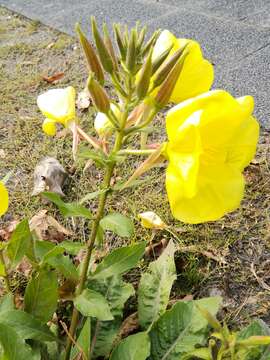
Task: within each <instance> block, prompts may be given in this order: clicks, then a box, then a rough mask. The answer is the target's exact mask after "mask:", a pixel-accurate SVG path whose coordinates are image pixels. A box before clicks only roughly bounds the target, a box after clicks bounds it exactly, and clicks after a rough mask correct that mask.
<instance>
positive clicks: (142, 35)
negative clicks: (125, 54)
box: [137, 26, 147, 52]
mask: <svg viewBox="0 0 270 360" xmlns="http://www.w3.org/2000/svg"><path fill="white" fill-rule="evenodd" d="M146 31H147V26H144V27H143V28H142V30H141V31H140V34H139V35H138V43H137V49H138V52H140V51H141V48H142V45H143V42H144V38H145V34H146Z"/></svg>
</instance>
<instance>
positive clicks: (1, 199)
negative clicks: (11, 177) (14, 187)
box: [0, 181, 8, 216]
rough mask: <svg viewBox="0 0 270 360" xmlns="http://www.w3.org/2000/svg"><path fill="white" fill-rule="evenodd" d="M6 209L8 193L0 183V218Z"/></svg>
mask: <svg viewBox="0 0 270 360" xmlns="http://www.w3.org/2000/svg"><path fill="white" fill-rule="evenodd" d="M7 209H8V192H7V189H6V187H5V185H4V184H3V183H2V182H1V181H0V216H2V215H3V214H4V213H5V212H6V211H7Z"/></svg>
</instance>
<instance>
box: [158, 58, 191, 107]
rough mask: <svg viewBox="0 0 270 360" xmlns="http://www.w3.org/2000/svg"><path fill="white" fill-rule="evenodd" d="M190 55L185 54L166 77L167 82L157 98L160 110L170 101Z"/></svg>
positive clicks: (162, 86)
mask: <svg viewBox="0 0 270 360" xmlns="http://www.w3.org/2000/svg"><path fill="white" fill-rule="evenodd" d="M187 55H188V53H185V54H183V56H181V58H180V59H179V60H178V62H177V63H176V64H175V65H174V67H173V68H172V70H171V72H170V73H169V74H168V76H167V77H166V79H165V81H164V82H163V83H162V85H161V86H160V89H159V91H158V93H157V96H156V98H155V104H156V106H157V107H159V108H163V107H164V106H166V105H167V104H168V102H169V100H170V97H171V95H172V92H173V90H174V87H175V85H176V82H177V80H178V79H179V76H180V74H181V71H182V68H183V65H184V62H185V59H186V56H187Z"/></svg>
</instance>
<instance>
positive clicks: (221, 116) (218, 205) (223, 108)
mask: <svg viewBox="0 0 270 360" xmlns="http://www.w3.org/2000/svg"><path fill="white" fill-rule="evenodd" d="M253 108H254V101H253V98H252V97H251V96H244V97H241V98H237V99H234V98H233V97H232V96H231V95H230V94H228V93H227V92H225V91H222V90H216V91H210V92H207V93H205V94H202V95H200V96H197V97H195V98H193V99H189V100H187V101H184V102H183V103H181V104H179V105H177V106H175V107H174V108H172V109H171V110H170V111H169V112H168V114H167V117H166V126H167V133H168V138H169V142H168V145H167V149H166V152H167V156H168V159H169V165H168V168H167V172H166V188H167V193H168V198H169V202H170V206H171V210H172V213H173V215H174V217H175V218H177V219H179V220H181V221H183V222H186V223H193V224H195V223H201V222H205V221H212V220H217V219H219V218H221V217H222V216H223V215H225V214H226V213H228V212H230V211H233V210H235V209H236V208H237V207H238V206H239V204H240V201H241V199H242V197H243V193H244V183H245V182H244V177H243V175H242V171H243V169H244V168H245V167H246V166H247V165H248V164H249V162H250V161H251V159H252V158H253V156H254V154H255V151H256V145H257V141H258V136H259V125H258V122H257V121H256V119H255V118H254V117H252V112H253Z"/></svg>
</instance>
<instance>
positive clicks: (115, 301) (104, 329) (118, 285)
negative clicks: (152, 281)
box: [88, 276, 134, 358]
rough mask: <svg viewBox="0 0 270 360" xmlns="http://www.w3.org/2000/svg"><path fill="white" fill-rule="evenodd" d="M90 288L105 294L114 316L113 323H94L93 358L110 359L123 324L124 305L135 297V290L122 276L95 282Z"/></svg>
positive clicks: (91, 283)
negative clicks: (131, 297) (102, 357)
mask: <svg viewBox="0 0 270 360" xmlns="http://www.w3.org/2000/svg"><path fill="white" fill-rule="evenodd" d="M88 287H91V289H94V290H95V291H98V292H100V293H101V294H103V296H104V297H105V298H106V300H107V301H108V304H109V307H110V310H111V313H112V315H113V316H114V320H112V321H99V320H97V321H93V322H92V325H93V326H92V328H93V333H94V334H95V347H94V349H93V356H94V358H96V357H99V356H105V357H108V355H109V353H110V351H111V349H112V345H113V343H114V341H115V339H116V337H117V334H118V332H119V329H120V326H121V323H122V316H123V308H124V304H125V302H126V301H127V299H128V298H129V297H130V296H132V295H134V289H133V286H132V285H131V284H128V283H125V282H124V281H123V280H122V278H121V276H113V277H110V278H106V279H98V280H93V281H91V282H90V283H89V284H88Z"/></svg>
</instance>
